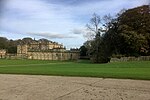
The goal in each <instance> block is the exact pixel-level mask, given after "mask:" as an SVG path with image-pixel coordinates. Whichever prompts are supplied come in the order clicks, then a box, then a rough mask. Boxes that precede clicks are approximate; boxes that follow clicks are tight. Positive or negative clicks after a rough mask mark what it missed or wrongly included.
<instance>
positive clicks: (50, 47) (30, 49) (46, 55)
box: [17, 41, 79, 60]
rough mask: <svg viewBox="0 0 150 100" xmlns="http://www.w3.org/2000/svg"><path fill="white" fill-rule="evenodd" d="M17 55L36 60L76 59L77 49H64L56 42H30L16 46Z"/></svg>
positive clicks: (77, 56) (77, 55)
mask: <svg viewBox="0 0 150 100" xmlns="http://www.w3.org/2000/svg"><path fill="white" fill-rule="evenodd" d="M17 56H20V57H23V58H27V59H38V60H77V59H78V58H79V51H78V50H66V49H65V48H64V46H63V45H62V44H58V43H56V42H51V41H49V42H39V41H36V42H32V43H30V44H23V45H18V46H17Z"/></svg>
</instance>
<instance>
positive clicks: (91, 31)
mask: <svg viewBox="0 0 150 100" xmlns="http://www.w3.org/2000/svg"><path fill="white" fill-rule="evenodd" d="M100 24H101V18H100V16H99V15H97V14H96V13H94V14H93V16H92V18H91V19H90V23H89V24H87V25H86V27H87V30H88V32H87V33H86V35H85V37H87V38H91V39H93V38H94V37H95V35H96V34H97V33H98V31H99V29H101V27H100Z"/></svg>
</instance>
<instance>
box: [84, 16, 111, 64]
mask: <svg viewBox="0 0 150 100" xmlns="http://www.w3.org/2000/svg"><path fill="white" fill-rule="evenodd" d="M100 24H102V22H101V18H100V16H98V15H97V14H95V13H94V14H93V17H92V18H91V20H90V24H87V28H88V29H89V30H90V31H91V32H93V34H94V37H93V39H92V40H90V42H91V43H90V44H91V45H90V46H89V48H88V55H90V58H91V60H92V61H93V62H94V63H105V62H108V59H107V56H106V55H105V50H104V49H105V46H104V42H103V37H102V35H101V33H102V32H103V30H102V27H100Z"/></svg>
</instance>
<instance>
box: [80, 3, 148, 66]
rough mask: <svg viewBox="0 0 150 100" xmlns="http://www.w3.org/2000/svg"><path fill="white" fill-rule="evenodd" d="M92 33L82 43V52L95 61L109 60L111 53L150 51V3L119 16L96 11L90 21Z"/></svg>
mask: <svg viewBox="0 0 150 100" xmlns="http://www.w3.org/2000/svg"><path fill="white" fill-rule="evenodd" d="M86 26H87V29H88V30H90V32H88V33H87V34H88V36H90V38H91V39H90V40H87V41H86V42H85V43H84V44H83V46H81V47H80V55H81V56H89V57H90V59H91V60H92V61H93V62H94V63H107V62H109V60H110V58H111V57H122V56H135V57H138V56H147V55H150V8H149V5H143V6H140V7H136V8H132V9H128V10H121V11H120V12H119V13H118V14H117V15H116V16H115V17H112V16H111V15H110V14H109V15H105V16H104V17H102V18H101V17H100V16H99V15H97V14H93V16H92V18H91V20H90V23H88V24H87V25H86Z"/></svg>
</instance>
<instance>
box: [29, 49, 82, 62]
mask: <svg viewBox="0 0 150 100" xmlns="http://www.w3.org/2000/svg"><path fill="white" fill-rule="evenodd" d="M27 58H28V59H38V60H77V59H78V58H79V52H69V51H68V52H28V53H27Z"/></svg>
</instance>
